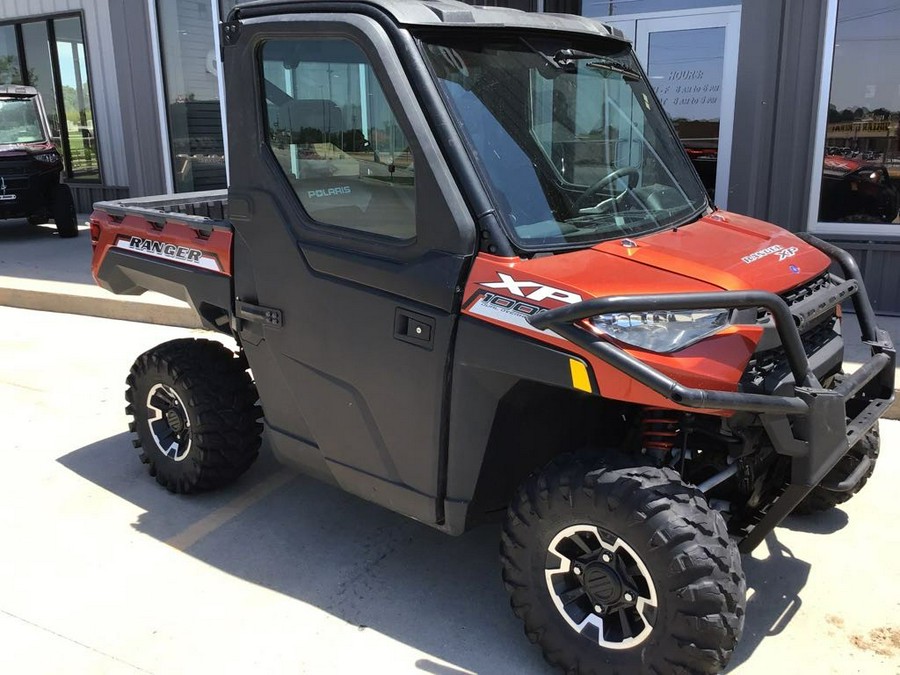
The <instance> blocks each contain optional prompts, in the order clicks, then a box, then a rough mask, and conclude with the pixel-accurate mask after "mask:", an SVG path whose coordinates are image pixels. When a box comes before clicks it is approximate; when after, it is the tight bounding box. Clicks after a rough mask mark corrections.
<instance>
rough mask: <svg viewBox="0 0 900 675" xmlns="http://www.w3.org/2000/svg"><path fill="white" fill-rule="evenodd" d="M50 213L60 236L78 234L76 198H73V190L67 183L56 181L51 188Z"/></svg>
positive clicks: (65, 236)
mask: <svg viewBox="0 0 900 675" xmlns="http://www.w3.org/2000/svg"><path fill="white" fill-rule="evenodd" d="M50 213H51V214H52V215H53V222H54V223H55V224H56V231H57V232H59V236H60V237H63V238H69V237H77V236H78V222H77V221H78V217H77V216H76V214H75V200H73V199H72V190H71V189H69V186H68V185H66V184H65V183H56V184H54V185H53V187H52V188H51V189H50Z"/></svg>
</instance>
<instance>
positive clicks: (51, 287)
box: [0, 276, 202, 328]
mask: <svg viewBox="0 0 900 675" xmlns="http://www.w3.org/2000/svg"><path fill="white" fill-rule="evenodd" d="M0 305H5V306H8V307H19V308H22V309H37V310H42V311H45V312H62V313H65V314H82V315H85V316H96V317H100V318H104V319H119V320H122V321H138V322H141V323H153V324H159V325H164V326H177V327H181V328H202V324H201V322H200V317H199V316H197V313H196V312H195V311H194V310H193V309H191V308H190V307H189V306H188V305H187V304H185V303H182V302H178V301H176V300H172V299H170V298H168V297H166V296H162V295H158V294H156V293H145V294H144V295H141V296H118V295H114V294H112V293H109V292H108V291H105V290H103V289H102V288H99V287H96V286H88V285H86V284H73V283H66V282H62V281H43V280H38V279H21V278H18V277H5V276H0Z"/></svg>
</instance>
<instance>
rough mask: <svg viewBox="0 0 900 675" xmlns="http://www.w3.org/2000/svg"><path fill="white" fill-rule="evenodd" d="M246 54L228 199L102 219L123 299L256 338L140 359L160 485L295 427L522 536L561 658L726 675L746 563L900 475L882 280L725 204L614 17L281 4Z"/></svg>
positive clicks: (386, 488) (390, 2) (132, 396)
mask: <svg viewBox="0 0 900 675" xmlns="http://www.w3.org/2000/svg"><path fill="white" fill-rule="evenodd" d="M222 45H223V46H222V52H223V59H224V69H225V70H224V72H225V84H226V98H227V118H228V126H229V134H228V138H229V156H230V159H231V167H230V168H231V173H230V187H229V189H228V191H227V193H226V192H224V191H223V192H215V193H198V194H194V195H182V196H176V197H154V198H146V199H133V200H126V201H122V202H107V203H101V204H98V205H97V206H96V210H95V212H94V214H93V215H92V217H91V237H92V243H93V246H94V261H93V264H94V275H95V277H96V279H97V281H98V283H99V284H100V285H102V286H103V287H105V288H107V289H110V290H112V291H113V292H116V293H124V294H138V293H142V292H144V291H145V290H153V291H159V292H163V293H168V294H170V295H172V296H175V297H179V298H183V299H184V300H186V301H188V302H189V303H191V305H192V306H193V307H194V308H195V309H196V310H197V312H198V313H199V315H200V316H201V317H202V319H203V321H204V323H205V325H206V326H207V327H208V328H209V329H211V330H215V331H220V332H222V333H225V334H227V335H230V336H233V337H234V339H235V340H236V341H237V344H238V346H239V350H238V353H237V354H235V353H232V352H231V351H230V350H228V349H226V348H224V347H223V346H222V345H221V344H219V343H218V342H213V341H207V340H176V341H173V342H169V343H166V344H163V345H161V346H159V347H156V348H154V349H152V350H150V351H149V352H147V353H145V354H143V355H141V356H140V357H138V359H137V361H136V362H135V364H134V366H133V368H132V370H131V373H130V375H129V376H128V382H127V385H128V389H127V395H126V398H127V402H128V403H127V412H128V414H129V415H131V416H132V417H133V422H132V424H131V430H132V431H133V432H134V434H135V438H134V444H135V446H136V447H138V448H140V452H141V458H142V460H143V461H144V462H145V463H146V464H147V465H148V466H149V469H150V473H151V475H153V476H155V477H156V479H157V481H159V482H160V483H161V484H162V485H164V486H165V487H167V488H168V489H169V490H171V491H173V492H179V493H188V492H193V491H196V490H203V489H209V488H215V487H217V486H220V485H222V484H224V483H227V482H229V481H231V480H233V479H235V478H236V477H237V476H239V475H240V474H241V473H242V472H244V471H245V470H246V469H247V468H248V467H249V466H250V464H251V463H252V462H253V460H254V459H255V457H256V455H257V452H258V448H259V445H260V435H261V433H262V432H263V430H264V431H265V433H266V435H267V437H268V439H269V441H270V442H271V445H272V447H273V449H274V452H275V453H276V454H277V455H278V456H279V457H280V458H281V459H282V460H283V461H286V462H290V463H292V464H294V465H298V466H300V467H302V468H303V469H304V470H305V471H306V472H308V473H310V474H312V475H314V476H317V477H319V478H321V479H322V480H325V481H329V482H331V483H334V484H336V485H338V486H340V487H341V488H342V489H344V490H347V491H349V492H352V493H354V494H356V495H359V496H361V497H363V498H365V499H368V500H370V501H373V502H375V503H377V504H380V505H382V506H385V507H387V508H389V509H392V510H394V511H397V512H399V513H402V514H405V515H407V516H410V517H412V518H415V519H417V520H419V521H421V522H424V523H427V524H429V525H431V526H433V527H436V528H438V529H441V530H444V531H445V532H448V533H450V534H461V533H462V532H464V531H466V530H467V529H468V528H469V527H471V526H473V525H474V524H476V523H478V522H480V521H482V520H484V519H486V518H490V517H492V516H494V515H499V516H501V517H503V514H505V524H504V526H503V533H502V542H501V562H502V568H503V580H504V583H505V584H506V587H507V588H508V590H509V592H510V594H511V602H512V607H513V609H514V611H515V613H516V614H517V615H518V616H519V617H520V618H521V619H522V620H523V621H524V624H525V630H526V633H527V635H528V637H529V638H530V639H531V640H532V641H534V642H537V643H539V644H540V646H541V648H542V649H543V652H544V655H545V656H546V658H547V659H548V660H549V661H550V662H551V663H553V664H556V665H557V666H559V667H561V668H563V669H565V670H567V671H569V672H581V673H593V672H598V673H599V672H602V673H634V672H655V673H668V672H689V673H711V672H718V671H720V670H721V669H722V668H724V667H725V665H726V663H727V661H728V659H729V657H730V655H731V653H732V650H733V649H734V646H735V644H736V642H737V641H738V639H739V638H740V635H741V631H742V628H743V622H744V608H745V580H744V574H743V571H742V569H741V558H740V553H741V552H747V551H750V550H752V549H753V548H754V547H755V546H756V545H757V544H758V543H759V542H760V541H761V540H762V539H763V538H764V537H765V536H766V534H768V533H770V532H771V531H772V529H773V528H774V527H775V526H776V525H777V524H778V523H779V522H780V521H781V520H782V519H783V518H784V517H785V516H786V515H788V514H789V513H791V512H795V511H800V512H807V513H808V512H814V511H820V510H823V509H827V508H831V507H833V506H835V505H836V504H839V503H841V502H843V501H845V500H847V499H849V498H850V497H851V496H852V495H853V494H854V493H856V492H857V491H858V490H859V489H860V488H861V487H862V486H863V485H864V483H865V482H866V480H867V479H868V477H869V476H870V475H871V474H872V471H873V470H874V468H875V461H876V458H877V455H878V450H879V439H878V431H877V429H878V427H877V423H878V418H879V416H880V415H881V414H882V413H883V412H884V411H885V410H886V409H887V407H888V406H889V405H890V403H891V401H892V400H893V374H894V360H895V354H894V349H893V346H892V344H891V342H890V340H889V338H888V336H887V334H886V333H885V332H883V331H881V330H879V329H878V327H877V326H876V323H875V317H874V314H873V311H872V307H871V305H870V303H869V300H868V297H867V295H866V292H865V289H864V287H863V283H862V280H861V277H860V273H859V270H858V268H857V266H856V264H855V263H854V261H853V259H852V258H851V257H850V256H849V255H848V254H847V253H845V252H843V251H841V250H839V249H837V248H835V247H833V246H831V245H829V244H826V243H824V242H821V241H818V240H816V239H815V238H813V237H811V236H808V235H793V234H790V233H789V232H786V231H784V230H781V229H779V228H777V227H775V226H773V225H769V224H767V223H763V222H760V221H757V220H753V219H750V218H746V217H743V216H739V215H736V214H733V213H727V212H724V211H721V210H719V209H717V208H716V207H715V206H713V205H712V204H711V203H710V202H709V199H708V196H707V194H706V191H705V190H704V189H703V186H702V184H701V183H700V181H699V179H698V177H697V174H696V173H695V171H694V170H693V168H692V167H691V163H690V161H689V158H688V157H687V155H686V153H685V151H684V149H683V148H682V146H681V144H680V143H679V142H678V139H677V137H676V135H675V133H674V131H673V128H672V125H671V124H670V122H669V120H668V119H667V118H666V116H665V114H664V113H663V110H662V108H661V106H660V104H659V102H658V101H657V99H656V97H655V96H654V94H653V90H652V88H651V87H650V86H649V84H648V82H647V79H646V77H645V75H644V74H643V72H642V71H641V68H640V66H639V65H638V63H637V61H636V59H635V57H634V54H633V52H632V50H631V48H630V45H629V44H628V43H627V42H626V41H624V40H623V39H622V37H621V36H620V35H618V34H616V33H613V32H611V31H610V30H609V29H607V28H606V27H604V26H603V25H601V24H600V23H597V22H595V21H592V20H589V19H585V18H580V17H572V16H557V15H536V14H527V13H521V12H517V11H512V10H506V9H496V8H474V7H470V6H468V5H463V4H460V3H456V2H452V1H448V2H443V1H439V0H438V1H435V2H431V1H425V2H418V1H413V0H364V1H360V2H352V1H347V2H343V1H338V2H316V1H305V2H289V1H282V2H278V1H275V0H265V1H263V2H257V3H252V4H247V5H240V6H238V7H237V8H236V9H235V10H234V11H233V12H232V13H231V14H230V16H229V18H228V20H227V22H225V23H224V24H223V26H222ZM844 302H852V303H853V305H854V307H855V310H856V313H857V316H858V318H859V323H860V326H861V330H862V333H863V340H864V341H865V342H866V343H867V344H868V345H869V347H870V348H871V358H870V359H869V360H868V361H867V362H866V363H864V364H863V365H862V367H861V368H859V370H857V371H856V372H854V373H853V374H845V373H844V372H843V370H842V360H843V342H842V338H841V303H844ZM263 415H264V417H263ZM261 421H262V423H261Z"/></svg>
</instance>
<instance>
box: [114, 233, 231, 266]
mask: <svg viewBox="0 0 900 675" xmlns="http://www.w3.org/2000/svg"><path fill="white" fill-rule="evenodd" d="M116 248H124V249H127V250H129V251H136V252H138V253H144V254H146V255H151V256H153V257H155V258H165V259H167V260H174V261H176V262H181V263H186V264H188V265H193V266H194V267H202V268H204V269H208V270H212V271H214V272H221V271H222V266H221V265H220V264H219V260H218V258H217V257H216V256H215V255H213V254H211V253H206V252H205V251H201V250H200V249H196V248H190V247H188V246H180V245H177V244H169V243H166V242H164V241H158V240H156V239H145V238H143V237H135V236H131V237H121V238H119V239H118V240H116Z"/></svg>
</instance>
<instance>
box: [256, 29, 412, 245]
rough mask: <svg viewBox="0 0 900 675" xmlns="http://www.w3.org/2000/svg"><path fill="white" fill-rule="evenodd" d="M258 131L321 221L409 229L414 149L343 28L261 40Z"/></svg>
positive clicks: (407, 233) (387, 231)
mask: <svg viewBox="0 0 900 675" xmlns="http://www.w3.org/2000/svg"><path fill="white" fill-rule="evenodd" d="M262 71H263V72H262V74H263V79H264V86H265V124H266V140H267V142H268V145H269V147H270V148H271V150H272V153H273V154H274V156H275V158H276V159H277V160H278V163H279V165H280V166H281V169H282V171H283V172H284V175H285V176H286V178H287V179H288V181H289V182H290V184H291V187H293V189H294V191H295V192H296V193H297V197H298V198H299V200H300V203H301V204H302V205H303V208H304V209H305V210H306V212H307V213H308V214H309V215H310V217H312V218H313V219H314V220H316V221H317V222H319V223H322V224H325V225H333V226H336V227H341V228H348V229H351V230H355V231H358V232H365V233H368V234H373V235H377V236H382V237H389V238H391V239H401V240H403V239H410V238H412V237H413V236H414V235H415V232H416V229H415V182H414V169H413V158H412V154H411V152H410V148H409V144H408V143H407V141H406V137H405V136H404V134H403V132H402V131H401V129H400V127H399V125H398V123H397V118H396V116H395V115H394V113H393V111H392V110H391V108H390V105H389V104H388V101H387V99H386V98H385V95H384V92H383V91H382V88H381V86H380V85H379V83H378V80H377V78H376V76H375V72H374V71H373V69H372V66H371V64H370V63H369V61H368V59H367V58H366V56H365V54H363V52H362V50H361V49H360V48H359V47H358V46H357V45H356V44H354V43H353V42H351V41H350V40H347V39H343V38H330V39H298V40H272V41H269V42H266V43H265V44H264V45H263V48H262Z"/></svg>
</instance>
